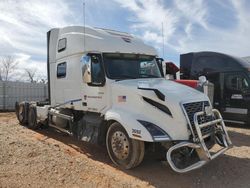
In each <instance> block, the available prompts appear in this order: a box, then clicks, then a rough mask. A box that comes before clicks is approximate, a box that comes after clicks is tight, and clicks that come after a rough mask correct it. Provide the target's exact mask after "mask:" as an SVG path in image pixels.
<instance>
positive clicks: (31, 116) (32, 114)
mask: <svg viewBox="0 0 250 188" xmlns="http://www.w3.org/2000/svg"><path fill="white" fill-rule="evenodd" d="M28 127H29V128H31V129H34V130H35V129H37V128H38V127H39V124H38V123H37V114H36V106H33V105H30V107H29V113H28Z"/></svg>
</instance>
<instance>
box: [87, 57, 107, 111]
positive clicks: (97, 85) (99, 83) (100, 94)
mask: <svg viewBox="0 0 250 188" xmlns="http://www.w3.org/2000/svg"><path fill="white" fill-rule="evenodd" d="M86 57H88V58H89V61H90V64H91V66H90V67H91V71H90V72H91V82H89V83H84V84H83V92H82V105H83V107H84V110H85V111H89V112H96V113H101V112H102V110H104V109H105V108H106V107H107V87H106V85H105V73H104V67H103V63H102V56H101V54H96V53H90V54H88V55H87V56H86Z"/></svg>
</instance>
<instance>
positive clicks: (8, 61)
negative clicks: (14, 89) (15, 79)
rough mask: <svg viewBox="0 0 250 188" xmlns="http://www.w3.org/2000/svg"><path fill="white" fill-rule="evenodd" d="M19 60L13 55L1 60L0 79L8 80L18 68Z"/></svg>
mask: <svg viewBox="0 0 250 188" xmlns="http://www.w3.org/2000/svg"><path fill="white" fill-rule="evenodd" d="M17 65H18V61H17V60H16V59H15V58H14V57H13V56H4V57H2V59H1V61H0V80H4V81H8V80H9V79H10V78H11V74H12V73H13V72H14V71H15V70H16V68H17Z"/></svg>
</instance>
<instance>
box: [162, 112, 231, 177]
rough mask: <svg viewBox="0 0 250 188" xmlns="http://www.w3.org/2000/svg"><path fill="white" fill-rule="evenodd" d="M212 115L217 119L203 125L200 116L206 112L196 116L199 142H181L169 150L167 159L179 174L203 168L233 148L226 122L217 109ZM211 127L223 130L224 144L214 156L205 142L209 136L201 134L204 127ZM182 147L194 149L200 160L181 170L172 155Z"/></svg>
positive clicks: (198, 113)
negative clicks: (214, 126)
mask: <svg viewBox="0 0 250 188" xmlns="http://www.w3.org/2000/svg"><path fill="white" fill-rule="evenodd" d="M212 113H213V115H214V117H215V119H214V120H212V121H209V122H206V123H202V124H199V122H198V116H201V115H204V114H205V112H203V111H201V112H196V113H195V114H194V125H195V129H196V132H197V135H198V140H197V142H196V143H195V142H189V141H183V142H180V143H178V144H176V145H174V146H172V147H171V148H169V150H168V151H167V154H166V158H167V161H168V163H169V165H170V167H171V168H172V169H173V170H174V171H176V172H178V173H185V172H189V171H191V170H194V169H197V168H200V167H202V166H203V165H205V164H206V163H208V162H209V161H211V160H213V159H215V158H216V157H218V156H219V155H221V154H223V153H224V152H225V151H226V150H228V149H229V148H230V147H232V142H231V140H230V138H229V136H228V133H227V130H226V126H225V124H224V121H223V119H222V116H221V114H220V112H219V111H218V110H216V109H212ZM210 125H216V126H217V127H218V128H220V130H221V136H222V142H223V146H222V148H221V149H220V150H219V151H217V152H216V153H214V154H211V153H210V151H209V149H208V148H207V146H206V144H205V141H204V138H205V137H206V136H207V135H204V136H203V135H202V133H201V128H204V127H207V126H210ZM215 138H216V139H215V140H216V143H218V142H219V140H218V137H215ZM182 147H190V148H192V149H195V150H196V151H197V154H198V156H199V158H200V160H199V161H198V162H196V163H194V164H192V165H190V166H188V167H186V168H183V169H180V168H178V167H176V165H175V164H174V162H173V160H172V158H171V153H172V152H173V151H174V150H176V149H179V148H182Z"/></svg>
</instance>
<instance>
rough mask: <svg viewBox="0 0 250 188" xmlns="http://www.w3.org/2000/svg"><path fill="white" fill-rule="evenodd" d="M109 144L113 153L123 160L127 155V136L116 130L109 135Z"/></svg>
mask: <svg viewBox="0 0 250 188" xmlns="http://www.w3.org/2000/svg"><path fill="white" fill-rule="evenodd" d="M111 146H112V151H113V153H114V155H115V156H116V157H117V158H118V159H120V160H124V159H126V158H127V157H128V155H129V140H128V138H127V136H126V135H125V134H124V133H123V132H121V131H116V132H114V134H113V135H112V137H111Z"/></svg>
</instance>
